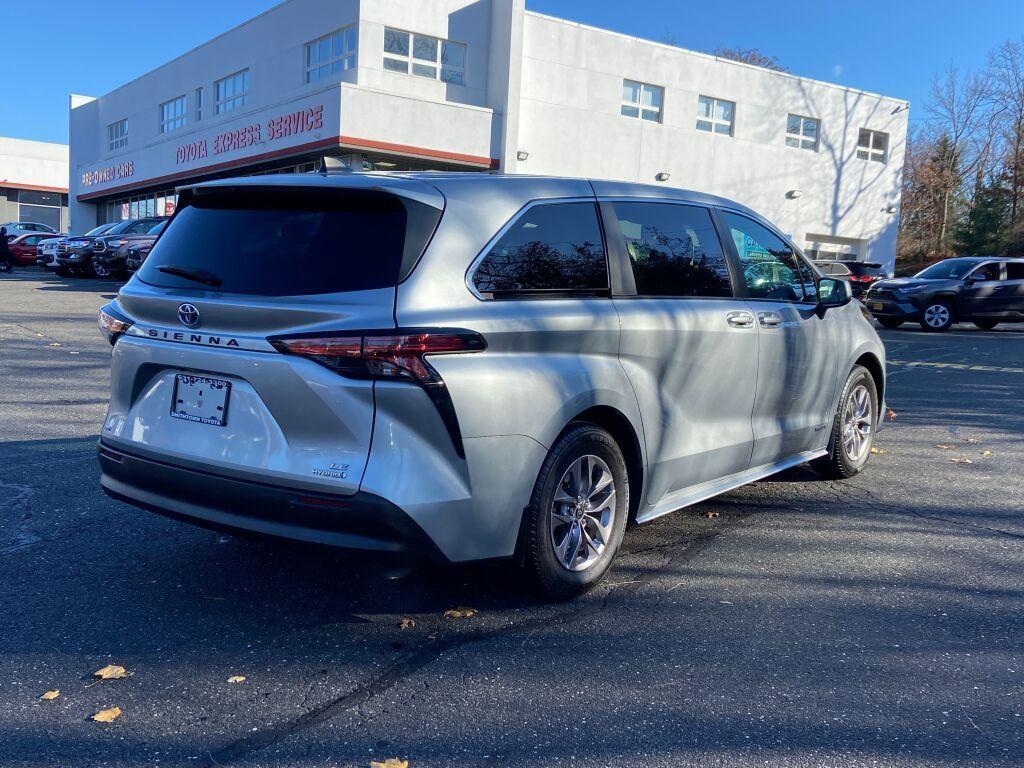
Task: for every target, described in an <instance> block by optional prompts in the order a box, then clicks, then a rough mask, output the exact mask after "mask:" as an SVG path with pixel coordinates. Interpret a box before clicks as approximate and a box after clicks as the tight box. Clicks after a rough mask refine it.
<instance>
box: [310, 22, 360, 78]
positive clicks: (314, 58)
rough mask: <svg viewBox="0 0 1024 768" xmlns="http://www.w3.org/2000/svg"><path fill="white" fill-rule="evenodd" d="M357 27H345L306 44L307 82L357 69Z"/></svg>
mask: <svg viewBox="0 0 1024 768" xmlns="http://www.w3.org/2000/svg"><path fill="white" fill-rule="evenodd" d="M356 40H357V36H356V26H355V24H353V25H352V26H349V27H345V28H344V29H339V30H338V31H337V32H332V33H331V34H329V35H324V36H323V37H321V38H320V39H318V40H314V41H313V42H311V43H306V82H307V83H311V82H313V81H314V80H319V79H321V78H324V77H328V76H329V75H336V74H337V73H338V72H344V71H345V70H348V69H355V68H356Z"/></svg>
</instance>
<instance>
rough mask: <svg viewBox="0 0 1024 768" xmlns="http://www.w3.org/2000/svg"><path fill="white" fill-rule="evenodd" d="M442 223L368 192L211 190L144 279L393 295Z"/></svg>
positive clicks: (265, 290) (174, 225) (232, 288)
mask: <svg viewBox="0 0 1024 768" xmlns="http://www.w3.org/2000/svg"><path fill="white" fill-rule="evenodd" d="M440 216H441V212H440V211H438V210H436V209H434V208H432V207H430V206H428V205H425V204H422V203H418V202H415V201H411V200H406V199H404V198H400V197H397V196H395V195H390V194H386V193H381V192H370V191H365V190H358V191H357V190H323V189H314V190H306V189H283V188H262V189H252V188H249V189H224V190H217V191H215V192H202V191H201V192H200V193H197V194H196V195H195V196H194V197H193V198H192V199H191V200H190V201H189V202H188V203H187V204H186V205H185V206H184V207H183V208H181V209H180V210H179V211H178V214H177V216H175V218H174V219H173V221H172V222H171V223H170V224H169V225H168V227H167V229H166V230H165V231H164V232H163V233H162V234H161V236H160V239H159V241H158V242H157V244H156V245H155V246H154V248H153V251H152V253H151V254H150V256H149V258H148V259H146V262H145V263H144V264H143V266H142V269H141V270H139V273H138V274H139V279H140V280H142V281H143V282H145V283H149V284H150V285H156V286H161V287H165V288H197V287H200V288H203V287H205V288H210V289H212V290H217V291H223V292H225V293H242V294H251V295H258V296H299V295H308V294H317V293H342V292H347V291H365V290H372V289H376V288H392V287H394V286H396V285H397V284H398V283H399V282H400V281H401V280H402V279H403V278H404V277H405V276H406V275H407V274H408V272H409V271H411V269H412V267H413V266H414V265H415V263H416V260H417V259H418V258H419V256H420V254H422V252H423V249H424V248H425V247H426V244H427V242H428V241H429V240H430V238H431V236H432V235H433V232H434V229H435V228H436V226H437V222H438V220H439V219H440ZM186 275H187V276H186Z"/></svg>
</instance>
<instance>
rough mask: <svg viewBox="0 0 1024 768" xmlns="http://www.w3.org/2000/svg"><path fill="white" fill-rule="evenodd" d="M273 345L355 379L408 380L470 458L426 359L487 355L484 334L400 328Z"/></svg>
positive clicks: (446, 398) (445, 390)
mask: <svg viewBox="0 0 1024 768" xmlns="http://www.w3.org/2000/svg"><path fill="white" fill-rule="evenodd" d="M269 341H270V343H271V344H272V345H273V346H274V348H275V349H276V350H277V351H278V352H281V353H282V354H286V355H297V356H299V357H305V358H308V359H309V360H312V361H314V362H316V363H319V364H320V365H322V366H325V367H326V368H330V369H331V370H332V371H334V372H335V373H338V374H341V375H342V376H346V377H348V378H351V379H371V380H377V381H408V382H410V383H415V384H418V385H420V386H421V387H422V388H423V389H424V390H425V391H426V393H427V395H428V396H429V397H430V400H431V401H432V402H433V404H434V406H435V407H436V408H437V411H438V413H439V414H440V415H441V420H442V421H443V422H444V425H445V427H446V428H447V430H448V434H449V436H450V437H451V439H452V445H453V446H454V447H455V451H456V453H458V455H459V456H460V457H462V458H465V457H466V454H465V451H464V448H463V445H462V433H461V430H460V429H459V421H458V418H457V417H456V414H455V406H454V404H453V403H452V399H451V395H449V394H448V388H447V387H446V386H445V383H444V380H443V379H442V378H441V374H439V373H438V372H437V370H436V369H435V368H434V367H433V366H432V365H431V364H430V362H429V361H428V360H427V358H428V357H429V356H431V355H453V354H462V353H467V352H483V351H484V350H485V349H487V342H486V341H485V340H484V337H483V336H481V335H480V334H479V333H475V332H473V331H466V330H462V329H459V328H396V329H395V330H390V331H349V332H339V333H330V334H317V335H315V336H278V337H275V338H272V339H269Z"/></svg>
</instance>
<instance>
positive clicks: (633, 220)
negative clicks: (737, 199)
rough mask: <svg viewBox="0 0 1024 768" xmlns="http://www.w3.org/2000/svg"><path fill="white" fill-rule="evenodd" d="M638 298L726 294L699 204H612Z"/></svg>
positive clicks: (724, 275) (720, 256) (713, 238)
mask: <svg viewBox="0 0 1024 768" xmlns="http://www.w3.org/2000/svg"><path fill="white" fill-rule="evenodd" d="M614 208H615V215H616V217H617V218H618V220H619V227H620V228H621V230H622V234H623V236H624V237H625V239H626V250H627V251H628V252H629V260H630V263H631V264H632V266H633V277H634V279H635V280H636V292H637V295H639V296H732V284H731V282H730V280H729V266H728V263H727V262H726V260H725V254H724V253H723V251H722V244H721V243H719V242H718V234H717V233H716V232H715V226H714V224H713V222H712V220H711V213H710V212H709V211H708V210H707V209H705V208H697V207H694V206H690V205H672V204H669V203H615V204H614Z"/></svg>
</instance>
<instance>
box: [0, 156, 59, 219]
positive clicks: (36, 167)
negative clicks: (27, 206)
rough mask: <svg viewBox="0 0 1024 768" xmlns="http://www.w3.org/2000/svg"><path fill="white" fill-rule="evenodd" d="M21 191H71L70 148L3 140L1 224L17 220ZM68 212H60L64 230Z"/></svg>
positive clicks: (0, 180)
mask: <svg viewBox="0 0 1024 768" xmlns="http://www.w3.org/2000/svg"><path fill="white" fill-rule="evenodd" d="M20 190H35V191H41V192H59V193H66V192H67V191H68V147H67V145H66V144H50V143H47V142H42V141H25V140H23V139H8V138H3V137H0V222H7V221H18V219H19V209H18V205H19V204H18V201H17V195H18V194H19V191H20ZM67 225H68V209H67V207H63V208H62V209H61V227H62V229H66V227H67Z"/></svg>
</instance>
